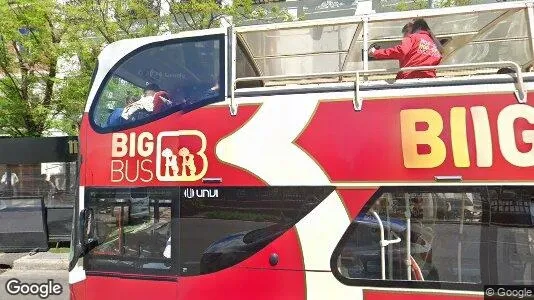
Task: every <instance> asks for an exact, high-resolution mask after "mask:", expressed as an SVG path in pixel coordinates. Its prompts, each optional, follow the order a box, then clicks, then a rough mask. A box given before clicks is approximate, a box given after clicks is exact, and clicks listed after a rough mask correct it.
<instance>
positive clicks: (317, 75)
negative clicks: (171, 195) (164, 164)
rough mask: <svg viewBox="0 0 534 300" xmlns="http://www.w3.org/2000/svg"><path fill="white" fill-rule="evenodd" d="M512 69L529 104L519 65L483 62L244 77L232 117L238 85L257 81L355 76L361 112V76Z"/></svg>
mask: <svg viewBox="0 0 534 300" xmlns="http://www.w3.org/2000/svg"><path fill="white" fill-rule="evenodd" d="M503 67H510V68H512V69H513V70H515V75H516V77H517V80H516V82H515V84H516V90H515V91H514V94H515V96H516V98H517V100H518V102H519V103H526V102H527V91H526V88H525V85H524V81H523V74H522V71H521V67H520V66H519V64H517V63H515V62H513V61H500V62H482V63H467V64H451V65H438V66H422V67H406V68H392V69H371V70H357V71H339V72H323V73H309V74H300V75H270V76H256V77H242V78H237V79H235V80H234V82H233V84H232V87H231V89H232V90H231V97H230V108H231V112H232V115H235V114H237V104H236V103H235V99H234V95H235V94H234V91H235V89H236V88H235V87H236V83H238V82H247V81H256V80H295V79H311V78H324V77H340V78H342V77H347V76H355V77H356V79H355V81H354V85H355V86H354V88H355V91H354V93H355V95H354V101H353V102H354V109H355V110H356V111H360V110H361V109H362V104H363V103H362V101H363V100H362V99H361V96H360V93H359V89H360V88H359V87H360V85H361V80H360V76H362V75H364V76H368V75H380V74H395V73H398V72H409V71H424V70H459V69H473V68H503Z"/></svg>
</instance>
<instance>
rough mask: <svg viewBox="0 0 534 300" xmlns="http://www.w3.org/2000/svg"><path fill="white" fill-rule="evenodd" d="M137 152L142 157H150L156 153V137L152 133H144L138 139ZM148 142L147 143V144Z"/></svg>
mask: <svg viewBox="0 0 534 300" xmlns="http://www.w3.org/2000/svg"><path fill="white" fill-rule="evenodd" d="M137 139H138V142H137V152H138V153H139V155H141V156H142V157H148V156H149V155H150V154H152V152H153V151H154V142H153V140H154V137H153V136H152V133H150V132H143V133H141V134H139V137H138V138H137ZM145 140H146V142H145Z"/></svg>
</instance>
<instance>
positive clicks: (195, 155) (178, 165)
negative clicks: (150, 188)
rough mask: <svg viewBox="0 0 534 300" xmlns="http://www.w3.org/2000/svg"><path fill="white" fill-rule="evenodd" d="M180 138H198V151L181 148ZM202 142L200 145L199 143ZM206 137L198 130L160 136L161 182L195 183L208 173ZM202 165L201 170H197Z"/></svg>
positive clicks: (157, 157) (158, 147) (157, 162)
mask: <svg viewBox="0 0 534 300" xmlns="http://www.w3.org/2000/svg"><path fill="white" fill-rule="evenodd" d="M180 137H188V138H191V137H196V138H197V139H196V140H197V141H196V145H197V148H198V150H196V151H195V150H193V149H190V148H188V147H185V146H180V144H181V143H180V142H179V141H180ZM198 142H200V144H199V143H198ZM206 144H207V142H206V136H205V135H204V134H203V133H202V132H200V131H198V130H178V131H167V132H162V133H160V134H159V135H158V140H157V147H156V148H157V150H156V170H157V173H156V176H157V177H158V180H160V181H195V180H199V179H201V178H202V177H204V175H206V171H208V158H207V157H206V154H205V153H204V152H205V151H206ZM198 165H201V166H202V167H201V168H197V166H198Z"/></svg>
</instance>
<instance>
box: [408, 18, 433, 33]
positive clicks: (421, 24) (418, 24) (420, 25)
mask: <svg viewBox="0 0 534 300" xmlns="http://www.w3.org/2000/svg"><path fill="white" fill-rule="evenodd" d="M419 30H424V31H428V32H430V27H429V26H428V24H427V23H426V21H425V19H423V18H417V19H414V20H413V25H412V33H415V32H417V31H419Z"/></svg>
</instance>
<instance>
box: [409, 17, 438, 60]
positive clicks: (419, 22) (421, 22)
mask: <svg viewBox="0 0 534 300" xmlns="http://www.w3.org/2000/svg"><path fill="white" fill-rule="evenodd" d="M420 30H423V31H426V32H428V33H429V34H430V37H431V38H432V40H433V41H434V44H436V47H437V48H438V51H439V53H441V54H443V45H441V42H440V41H439V40H438V39H437V38H436V36H435V35H434V33H433V32H432V30H430V26H428V23H427V22H426V21H425V19H423V18H416V19H413V21H412V33H416V32H417V31H420Z"/></svg>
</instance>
